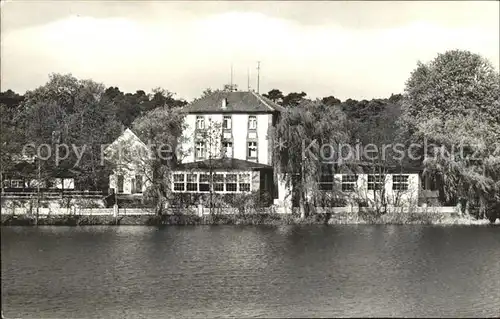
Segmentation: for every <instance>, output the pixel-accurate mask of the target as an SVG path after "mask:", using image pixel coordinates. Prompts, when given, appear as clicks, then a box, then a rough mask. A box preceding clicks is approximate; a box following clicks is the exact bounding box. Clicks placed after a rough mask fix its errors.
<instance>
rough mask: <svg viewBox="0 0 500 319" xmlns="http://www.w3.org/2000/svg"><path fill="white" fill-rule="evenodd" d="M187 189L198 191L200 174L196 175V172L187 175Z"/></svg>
mask: <svg viewBox="0 0 500 319" xmlns="http://www.w3.org/2000/svg"><path fill="white" fill-rule="evenodd" d="M186 190H187V191H188V192H196V191H198V175H196V174H188V175H187V184H186Z"/></svg>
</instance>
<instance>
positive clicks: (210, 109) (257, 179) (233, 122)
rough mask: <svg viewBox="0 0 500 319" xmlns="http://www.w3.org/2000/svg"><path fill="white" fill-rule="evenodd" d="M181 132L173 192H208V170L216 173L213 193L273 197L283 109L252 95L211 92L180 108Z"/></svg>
mask: <svg viewBox="0 0 500 319" xmlns="http://www.w3.org/2000/svg"><path fill="white" fill-rule="evenodd" d="M184 111H185V112H186V113H187V114H186V117H185V121H186V122H185V124H186V130H185V132H184V137H185V139H184V141H183V143H182V150H184V151H185V154H184V157H183V158H182V159H181V164H180V165H179V166H178V167H177V169H176V172H175V175H174V179H173V183H174V185H173V189H174V191H176V192H207V191H208V188H207V186H206V185H205V184H206V183H207V182H206V179H207V178H208V177H207V176H208V175H207V174H208V171H216V174H217V176H216V180H217V181H220V182H218V185H216V187H215V192H220V193H240V192H252V191H257V190H259V191H260V192H261V193H266V194H267V195H268V197H269V198H274V197H276V196H277V191H276V190H277V181H276V182H275V181H274V179H273V149H274V147H273V138H272V136H271V134H272V130H271V128H272V127H273V126H274V125H276V122H277V121H278V118H279V113H280V112H281V111H283V107H281V106H280V105H278V104H276V103H274V102H272V101H271V100H269V99H267V98H265V97H263V96H261V95H259V94H258V93H256V92H253V91H246V92H243V91H236V92H228V91H221V92H215V93H213V94H210V95H208V96H205V97H203V98H201V99H198V100H196V101H194V102H193V103H191V104H189V105H187V106H186V107H185V108H184Z"/></svg>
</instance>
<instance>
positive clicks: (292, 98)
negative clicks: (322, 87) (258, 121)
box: [283, 92, 307, 107]
mask: <svg viewBox="0 0 500 319" xmlns="http://www.w3.org/2000/svg"><path fill="white" fill-rule="evenodd" d="M306 96H307V94H306V93H305V92H300V93H297V92H291V93H288V94H287V95H286V96H285V97H283V106H284V107H296V106H298V105H299V104H300V102H302V100H303V99H304V98H305V97H306Z"/></svg>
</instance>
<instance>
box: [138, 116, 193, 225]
mask: <svg viewBox="0 0 500 319" xmlns="http://www.w3.org/2000/svg"><path fill="white" fill-rule="evenodd" d="M184 117H185V113H184V112H182V110H181V109H179V108H168V107H161V108H156V109H154V110H152V111H150V112H148V113H146V114H145V115H144V116H142V117H139V118H137V119H136V120H135V121H134V123H133V129H134V132H137V134H138V135H139V137H140V138H141V139H142V140H143V141H147V142H148V149H149V153H148V154H147V156H143V157H140V156H133V158H132V161H134V164H135V165H136V166H139V167H142V168H143V169H142V173H143V174H144V175H145V177H146V180H147V181H148V184H149V185H151V186H150V188H149V189H148V193H150V194H151V195H152V197H153V199H154V200H155V202H156V212H157V214H158V215H161V214H162V210H163V207H164V205H165V203H166V201H167V199H168V197H169V196H170V195H171V191H172V190H171V187H170V185H171V175H172V174H171V171H172V169H173V168H174V167H175V165H176V163H177V161H180V160H181V159H182V157H183V156H184V155H185V153H186V152H187V151H188V150H183V149H182V148H181V147H180V145H182V144H183V142H184V141H185V140H186V137H185V136H184V135H183V131H185V125H186V124H185V122H184ZM143 155H144V154H143Z"/></svg>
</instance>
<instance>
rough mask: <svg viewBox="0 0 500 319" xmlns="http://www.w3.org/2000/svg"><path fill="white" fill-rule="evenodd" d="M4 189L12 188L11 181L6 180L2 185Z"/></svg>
mask: <svg viewBox="0 0 500 319" xmlns="http://www.w3.org/2000/svg"><path fill="white" fill-rule="evenodd" d="M2 187H3V188H10V179H6V180H4V181H3V183H2Z"/></svg>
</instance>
